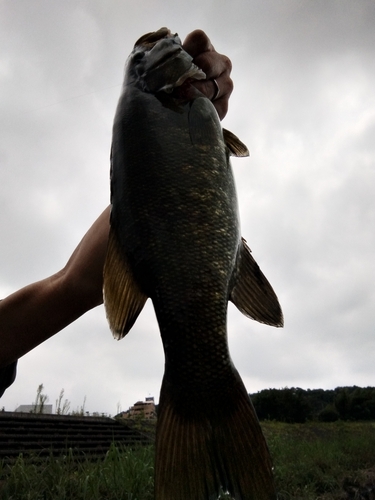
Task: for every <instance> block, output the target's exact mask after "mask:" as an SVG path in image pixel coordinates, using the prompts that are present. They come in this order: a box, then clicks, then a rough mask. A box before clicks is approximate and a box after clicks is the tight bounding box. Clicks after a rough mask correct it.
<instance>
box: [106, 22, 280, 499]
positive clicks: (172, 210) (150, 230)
mask: <svg viewBox="0 0 375 500" xmlns="http://www.w3.org/2000/svg"><path fill="white" fill-rule="evenodd" d="M194 78H196V79H201V78H204V74H203V76H202V72H201V70H199V69H198V68H197V67H196V66H194V64H193V63H192V58H191V57H190V56H189V55H188V54H187V53H186V52H184V51H183V50H182V47H181V42H180V40H179V38H178V37H177V35H171V33H170V32H169V31H168V30H165V29H162V30H160V32H156V33H152V34H149V35H145V36H143V37H142V38H141V39H140V41H139V42H137V43H136V45H135V48H134V50H133V52H132V54H131V55H130V58H129V60H128V64H127V69H126V73H125V80H124V86H123V91H122V94H121V97H120V100H119V104H118V107H117V111H116V116H115V120H114V126H113V141H112V152H111V203H112V211H111V229H110V236H109V244H108V252H107V258H106V263H105V267H104V301H105V307H106V311H107V317H108V320H109V324H110V326H111V329H112V331H113V333H114V335H115V337H116V338H122V337H123V336H124V335H126V333H127V332H128V331H129V330H130V328H131V327H132V326H133V324H134V322H135V320H136V318H137V316H138V314H139V313H140V312H141V310H142V308H143V305H144V303H145V301H146V300H147V298H151V300H152V302H153V306H154V309H155V313H156V318H157V321H158V324H159V328H160V334H161V338H162V342H163V348H164V353H165V372H164V377H163V382H162V387H161V392H160V401H159V409H158V422H157V430H156V455H155V499H156V500H211V499H215V498H217V497H218V495H219V492H220V489H221V488H223V489H224V490H228V491H229V492H230V493H231V494H232V496H233V498H235V499H236V500H274V499H275V498H276V493H275V490H274V485H273V476H272V464H271V459H270V456H269V452H268V448H267V445H266V442H265V439H264V437H263V434H262V431H261V428H260V426H259V422H258V419H257V417H256V414H255V411H254V408H253V406H252V404H251V401H250V399H249V396H248V394H247V391H246V388H245V386H244V384H243V382H242V380H241V378H240V376H239V374H238V372H237V370H236V369H235V367H234V365H233V363H232V361H231V358H230V354H229V349H228V341H227V303H228V300H232V301H233V302H234V303H235V305H237V307H238V308H239V309H240V310H241V311H242V312H243V313H244V314H246V315H248V316H250V317H252V318H253V319H256V320H258V321H261V322H264V323H267V324H272V325H274V326H281V325H282V313H281V309H280V306H279V303H278V300H277V297H276V295H275V293H274V292H273V290H272V287H271V285H270V284H269V283H268V281H267V280H266V278H265V277H264V275H263V274H262V272H261V271H260V269H259V266H258V265H257V264H256V262H255V261H254V259H253V258H252V255H251V253H250V250H249V248H248V247H247V245H246V243H245V242H244V241H243V240H242V239H241V236H240V229H239V227H240V226H239V217H238V207H237V197H236V190H235V184H234V179H233V174H232V169H231V166H230V163H229V156H230V155H231V154H235V155H239V156H243V155H245V154H247V149H246V147H245V146H244V145H243V144H242V143H241V142H240V141H239V140H238V139H237V138H236V137H235V136H233V134H231V133H230V132H228V131H224V130H222V128H221V125H220V122H219V119H218V116H217V113H216V110H215V108H214V106H213V105H212V103H211V102H210V101H209V100H208V99H206V98H205V97H204V96H202V94H200V93H199V92H198V91H196V90H194V87H193V86H192V85H191V81H192V79H194Z"/></svg>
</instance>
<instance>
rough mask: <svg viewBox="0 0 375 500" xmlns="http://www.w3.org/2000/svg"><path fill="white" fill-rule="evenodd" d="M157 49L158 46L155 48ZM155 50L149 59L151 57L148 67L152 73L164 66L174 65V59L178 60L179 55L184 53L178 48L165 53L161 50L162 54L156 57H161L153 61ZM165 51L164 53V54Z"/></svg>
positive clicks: (172, 48)
mask: <svg viewBox="0 0 375 500" xmlns="http://www.w3.org/2000/svg"><path fill="white" fill-rule="evenodd" d="M155 48H156V46H155ZM152 50H153V49H151V51H150V54H149V57H150V64H149V65H147V71H152V70H154V69H157V68H160V67H161V66H163V65H164V64H173V59H176V57H178V55H179V54H181V52H182V47H179V46H176V47H171V48H170V50H168V51H166V52H164V51H163V48H162V49H161V51H160V52H161V53H160V54H157V55H156V57H158V56H160V57H159V58H157V59H156V60H155V61H152V59H153V57H152V56H153V54H152V53H151V52H152ZM162 51H163V52H162Z"/></svg>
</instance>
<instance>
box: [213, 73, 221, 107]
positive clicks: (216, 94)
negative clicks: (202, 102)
mask: <svg viewBox="0 0 375 500" xmlns="http://www.w3.org/2000/svg"><path fill="white" fill-rule="evenodd" d="M211 81H212V83H213V84H214V85H215V94H214V96H213V98H212V99H211V102H214V101H215V100H216V99H217V98H218V97H219V94H220V87H219V84H218V83H217V81H216V80H215V78H212V79H211Z"/></svg>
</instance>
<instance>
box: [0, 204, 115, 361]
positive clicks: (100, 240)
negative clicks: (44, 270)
mask: <svg viewBox="0 0 375 500" xmlns="http://www.w3.org/2000/svg"><path fill="white" fill-rule="evenodd" d="M109 211H110V208H109V207H108V208H106V210H105V211H104V212H103V213H102V214H101V215H100V216H99V218H98V219H97V220H96V221H95V222H94V224H93V225H92V226H91V227H90V229H89V230H88V231H87V233H86V234H85V236H84V237H83V238H82V240H81V242H80V243H79V245H78V246H77V248H76V249H75V250H74V252H73V254H72V256H71V257H70V259H69V261H68V262H67V264H66V266H65V267H64V268H63V269H62V270H61V271H59V272H58V273H56V274H53V275H52V276H50V277H48V278H46V279H44V280H42V281H37V282H36V283H32V284H31V285H28V286H26V287H25V288H22V289H21V290H18V291H17V292H15V293H13V294H12V295H9V296H8V297H7V298H5V299H4V300H2V301H1V302H0V319H1V320H0V345H1V349H0V366H5V365H7V364H9V363H11V362H13V361H15V360H16V359H17V358H19V357H21V356H23V355H24V354H26V353H27V352H28V351H30V350H31V349H33V348H34V347H36V346H37V345H39V344H40V343H42V342H44V341H45V340H47V339H48V338H49V337H52V335H54V334H55V333H57V332H59V331H60V330H62V329H63V328H64V327H65V326H67V325H68V324H70V323H71V322H72V321H74V320H76V319H77V318H78V317H79V316H81V315H82V314H84V313H85V312H86V311H88V310H89V309H91V308H93V307H95V306H97V305H99V304H101V303H102V301H103V299H102V274H103V263H104V259H105V253H106V247H107V239H108V231H109Z"/></svg>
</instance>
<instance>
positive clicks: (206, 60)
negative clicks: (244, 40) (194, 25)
mask: <svg viewBox="0 0 375 500" xmlns="http://www.w3.org/2000/svg"><path fill="white" fill-rule="evenodd" d="M182 46H183V48H184V50H186V52H188V53H189V54H190V55H191V56H192V57H193V62H194V64H196V65H197V66H198V67H199V68H201V69H202V70H203V71H204V72H205V73H206V80H196V81H195V82H194V83H193V85H194V86H195V87H196V88H197V89H198V90H199V91H200V92H202V93H203V94H204V95H205V96H206V97H208V98H209V99H213V98H214V96H215V94H216V92H217V88H216V85H215V83H214V81H213V80H216V82H217V85H218V88H219V89H220V90H219V94H218V96H217V97H216V98H215V99H214V100H213V105H214V106H215V108H216V111H217V113H218V115H219V117H220V120H222V119H223V118H224V116H225V115H226V114H227V111H228V101H229V97H230V95H231V93H232V91H233V82H232V80H231V78H230V73H231V71H232V63H231V61H230V59H229V58H228V57H227V56H224V55H222V54H219V53H218V52H216V50H215V49H214V47H213V45H212V43H211V41H210V39H209V38H208V36H207V35H206V33H205V32H204V31H202V30H195V31H192V32H191V33H190V34H189V35H188V36H187V37H186V38H185V41H184V43H183V45H182Z"/></svg>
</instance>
